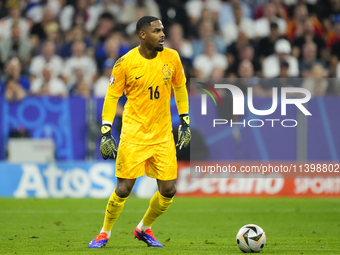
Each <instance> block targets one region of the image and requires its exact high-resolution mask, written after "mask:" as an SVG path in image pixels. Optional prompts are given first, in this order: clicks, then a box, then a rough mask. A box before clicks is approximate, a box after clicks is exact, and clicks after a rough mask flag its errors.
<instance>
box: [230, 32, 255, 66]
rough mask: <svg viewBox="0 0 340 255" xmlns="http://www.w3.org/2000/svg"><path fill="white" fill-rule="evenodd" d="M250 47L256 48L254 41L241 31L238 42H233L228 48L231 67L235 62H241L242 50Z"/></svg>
mask: <svg viewBox="0 0 340 255" xmlns="http://www.w3.org/2000/svg"><path fill="white" fill-rule="evenodd" d="M248 45H251V46H252V47H254V42H253V41H252V40H249V38H248V37H247V35H246V34H245V33H244V32H243V31H240V32H239V33H238V37H237V40H236V42H233V43H232V44H231V45H230V46H229V47H228V48H227V59H228V64H229V66H233V64H234V63H235V62H238V61H239V56H240V54H241V50H242V49H243V48H244V47H246V46H248Z"/></svg>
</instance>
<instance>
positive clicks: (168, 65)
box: [107, 47, 186, 144]
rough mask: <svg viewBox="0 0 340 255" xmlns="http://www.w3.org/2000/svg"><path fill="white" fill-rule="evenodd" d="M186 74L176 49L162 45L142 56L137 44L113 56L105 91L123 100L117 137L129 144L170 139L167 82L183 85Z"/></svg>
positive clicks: (168, 87)
mask: <svg viewBox="0 0 340 255" xmlns="http://www.w3.org/2000/svg"><path fill="white" fill-rule="evenodd" d="M185 84H186V78H185V75H184V70H183V66H182V63H181V61H180V58H179V55H178V53H177V51H175V50H172V49H169V48H164V50H163V51H161V52H158V54H157V57H155V58H153V59H146V58H144V57H142V56H141V54H140V53H139V50H138V47H136V48H134V49H132V50H131V51H129V52H128V53H127V54H125V55H124V56H123V57H121V58H120V59H118V60H117V62H116V64H115V66H114V67H113V70H112V76H111V79H110V83H109V87H108V90H107V93H108V94H111V95H112V96H116V97H120V96H122V94H123V92H125V95H126V97H127V99H128V100H127V102H126V104H125V107H124V113H123V127H122V133H121V137H120V138H121V140H122V141H124V142H127V143H133V144H157V143H161V142H165V141H168V140H170V139H172V137H173V136H172V124H171V113H170V98H171V86H173V87H175V89H177V88H179V87H183V86H185Z"/></svg>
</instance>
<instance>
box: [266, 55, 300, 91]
mask: <svg viewBox="0 0 340 255" xmlns="http://www.w3.org/2000/svg"><path fill="white" fill-rule="evenodd" d="M288 70H289V63H288V62H287V61H286V60H283V61H280V72H279V75H278V76H277V77H274V78H270V79H264V80H263V88H264V89H265V90H266V94H267V95H268V96H270V97H271V96H272V94H273V93H272V88H277V93H278V94H281V88H283V87H298V86H300V85H301V84H300V81H301V80H300V79H297V78H292V77H289V74H288Z"/></svg>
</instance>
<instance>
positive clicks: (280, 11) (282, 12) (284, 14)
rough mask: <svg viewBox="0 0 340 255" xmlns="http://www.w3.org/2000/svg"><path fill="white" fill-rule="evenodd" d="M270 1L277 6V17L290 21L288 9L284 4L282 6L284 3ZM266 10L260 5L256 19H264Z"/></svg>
mask: <svg viewBox="0 0 340 255" xmlns="http://www.w3.org/2000/svg"><path fill="white" fill-rule="evenodd" d="M269 1H270V2H271V3H273V4H274V5H275V7H276V11H277V16H278V17H279V18H281V19H284V20H288V17H289V13H288V10H287V8H286V7H285V6H284V4H282V1H281V0H269ZM264 9H265V6H264V5H260V6H259V7H258V8H257V9H256V10H255V14H254V18H255V19H260V18H262V17H263V15H264Z"/></svg>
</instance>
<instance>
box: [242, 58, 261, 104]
mask: <svg viewBox="0 0 340 255" xmlns="http://www.w3.org/2000/svg"><path fill="white" fill-rule="evenodd" d="M238 77H239V78H241V79H239V80H237V84H236V85H237V86H238V87H239V88H240V89H241V90H242V91H243V92H244V93H247V88H248V87H251V88H253V95H254V96H261V97H263V96H265V95H266V93H265V91H264V90H263V89H262V87H261V85H260V79H259V78H258V77H256V76H255V72H254V66H253V64H252V63H251V61H249V60H248V59H244V60H242V61H241V62H240V65H239V67H238Z"/></svg>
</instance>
